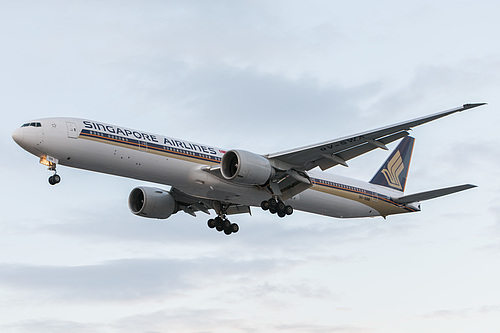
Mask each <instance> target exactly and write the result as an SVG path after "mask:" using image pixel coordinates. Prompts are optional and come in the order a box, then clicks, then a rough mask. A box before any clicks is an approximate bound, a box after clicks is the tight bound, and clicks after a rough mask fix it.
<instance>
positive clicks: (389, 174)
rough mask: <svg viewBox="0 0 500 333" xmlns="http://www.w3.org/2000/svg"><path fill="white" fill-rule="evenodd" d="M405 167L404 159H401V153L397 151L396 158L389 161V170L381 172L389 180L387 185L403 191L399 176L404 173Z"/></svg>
mask: <svg viewBox="0 0 500 333" xmlns="http://www.w3.org/2000/svg"><path fill="white" fill-rule="evenodd" d="M404 168H405V166H404V163H403V159H402V158H401V153H400V152H399V151H396V153H395V154H394V156H393V157H392V158H391V159H390V160H389V161H388V163H387V168H385V169H383V170H382V171H381V172H382V174H383V175H384V177H385V180H387V184H389V185H390V186H391V187H394V188H397V189H399V190H403V185H401V181H400V180H399V175H400V174H401V172H403V170H404Z"/></svg>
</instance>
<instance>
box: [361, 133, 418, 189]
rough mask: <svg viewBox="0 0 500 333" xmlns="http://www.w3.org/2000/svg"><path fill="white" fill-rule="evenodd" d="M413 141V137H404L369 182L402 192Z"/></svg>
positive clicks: (408, 167)
mask: <svg viewBox="0 0 500 333" xmlns="http://www.w3.org/2000/svg"><path fill="white" fill-rule="evenodd" d="M414 142H415V139H414V138H412V137H410V136H407V137H405V138H404V139H403V141H401V143H400V144H399V145H398V147H397V148H396V149H395V150H394V151H393V152H392V154H391V156H389V158H388V159H387V160H386V161H385V162H384V164H383V165H382V167H381V168H380V170H378V172H377V173H376V174H375V176H373V178H372V180H370V183H371V184H376V185H381V186H385V187H388V188H391V189H393V190H397V191H401V192H404V190H405V186H406V178H407V177H408V170H409V169H410V161H411V153H412V152H413V143H414Z"/></svg>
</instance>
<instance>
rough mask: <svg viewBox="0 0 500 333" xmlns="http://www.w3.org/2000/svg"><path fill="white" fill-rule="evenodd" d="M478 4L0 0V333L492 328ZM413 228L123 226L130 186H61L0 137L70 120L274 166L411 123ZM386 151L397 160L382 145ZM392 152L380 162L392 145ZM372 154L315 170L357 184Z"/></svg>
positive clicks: (493, 183) (494, 99)
mask: <svg viewBox="0 0 500 333" xmlns="http://www.w3.org/2000/svg"><path fill="white" fill-rule="evenodd" d="M499 10H500V8H499V5H498V3H497V2H496V1H481V0H474V1H467V0H462V1H458V0H443V1H438V2H436V1H427V0H423V1H391V0H382V1H366V0H365V1H363V0H360V1H351V2H345V1H342V2H341V1H307V2H304V1H229V0H228V1H212V2H209V1H43V2H42V1H22V0H21V1H7V0H5V1H0V43H1V52H0V109H1V112H2V115H3V120H2V121H1V122H0V128H1V133H3V134H2V139H1V140H0V144H1V146H0V148H1V151H2V153H3V155H4V162H3V163H2V164H1V165H0V168H1V170H2V174H3V175H4V180H5V181H4V182H3V186H2V188H3V190H2V193H1V199H2V200H1V201H2V203H3V209H2V214H1V219H0V220H1V223H0V313H1V315H0V331H2V332H30V333H31V332H42V333H44V332H50V333H52V332H55V333H58V332H97V333H101V332H102V333H104V332H105V333H107V332H125V333H128V332H218V333H221V332H248V333H253V332H312V333H323V332H341V333H348V332H356V333H358V332H389V333H392V332H410V333H413V332H454V333H455V332H456V333H462V332H487V333H488V332H498V331H499V329H500V282H499V281H500V265H499V264H500V204H499V202H500V195H499V191H498V188H499V187H500V180H499V179H500V171H499V168H498V164H499V162H500V154H499V153H500V151H499V148H498V142H499V139H500V134H498V124H500V115H499V112H498V105H499V103H500V98H499V88H500V60H499V59H500V46H499V44H498V38H497V36H496V35H497V34H498V32H499V31H500V23H499V21H498V12H499ZM471 102H488V103H489V105H488V106H486V107H481V108H477V109H473V110H470V111H467V112H464V113H460V114H456V115H453V116H451V117H447V118H445V119H442V120H439V121H437V122H433V123H430V124H427V125H425V126H423V127H418V128H416V129H415V130H414V131H413V133H412V135H413V136H415V137H416V146H415V151H414V155H413V160H412V162H413V164H412V167H411V169H410V178H409V183H408V185H407V191H408V192H409V193H411V192H418V191H425V190H429V189H433V188H437V187H445V186H452V185H457V184H463V183H473V184H476V185H478V186H479V187H478V188H477V189H474V190H470V191H466V192H463V193H460V194H456V195H453V196H449V197H445V198H441V199H437V200H433V201H428V202H425V203H424V204H423V211H422V212H420V213H417V214H408V215H401V216H392V217H389V218H388V219H387V220H384V219H382V218H375V219H358V220H339V219H333V218H326V217H320V216H314V215H311V214H306V213H301V212H296V213H295V214H294V215H293V216H291V217H288V218H286V219H284V220H279V219H277V218H276V217H275V216H271V215H270V214H268V213H265V212H262V211H261V210H260V209H254V210H253V216H251V217H250V216H237V217H233V219H232V220H233V221H235V222H238V223H239V225H240V228H241V231H240V232H239V233H238V234H236V235H232V236H230V237H227V236H225V235H223V234H220V233H217V232H214V231H213V230H210V229H208V228H207V226H206V217H205V216H203V214H202V215H201V216H199V217H198V218H193V217H191V216H189V215H185V214H177V215H175V216H173V217H171V218H170V219H168V220H166V221H151V220H146V219H141V218H139V217H136V216H134V215H132V214H131V213H130V212H129V211H128V208H127V203H126V200H127V196H128V194H129V192H130V190H131V189H132V188H134V187H135V186H137V185H139V184H143V183H141V182H138V181H135V180H131V179H124V178H118V177H113V176H107V175H101V174H95V173H91V172H88V171H82V170H73V169H69V168H64V167H61V168H59V173H60V175H61V177H62V179H63V180H62V182H61V184H59V185H58V186H55V187H51V186H50V185H49V184H48V182H47V177H48V176H49V175H50V173H49V172H48V171H47V170H46V169H45V168H44V167H43V166H41V165H39V164H38V161H37V159H36V158H35V157H33V156H31V155H29V154H28V153H26V152H25V151H23V150H22V149H21V148H19V147H18V146H16V144H15V143H14V142H13V141H12V139H11V133H12V131H13V130H14V129H15V128H17V127H18V126H19V125H21V124H22V123H23V122H25V121H28V120H31V119H34V118H41V117H49V116H77V117H84V118H90V119H95V120H99V121H102V122H109V123H114V124H117V125H122V126H126V127H131V128H137V129H141V130H144V131H148V132H153V133H160V134H164V135H168V136H171V137H177V138H184V139H187V140H190V141H195V142H204V143H206V144H209V145H213V146H219V147H223V148H244V149H248V150H252V151H254V152H256V153H272V152H276V151H281V150H285V149H289V148H293V147H296V146H302V145H307V144H311V143H315V142H319V141H324V140H327V139H331V138H335V137H340V136H343V135H347V134H352V133H355V132H359V131H364V130H368V129H371V128H376V127H379V126H383V125H387V124H391V123H394V122H399V121H403V120H407V119H411V118H414V117H418V116H422V115H426V114H428V113H433V112H437V111H441V110H445V109H449V108H452V107H456V106H459V105H461V104H463V103H471ZM392 147H394V146H392ZM392 147H391V148H392ZM386 157H387V152H384V151H381V150H380V151H374V152H372V153H370V154H368V155H366V156H362V157H359V158H357V159H356V160H353V161H352V162H350V167H349V168H342V167H338V168H334V169H333V170H330V171H329V172H334V173H340V174H343V175H347V176H351V177H354V178H359V179H363V180H368V179H370V177H371V176H372V174H373V173H374V172H375V171H376V170H377V169H378V167H379V166H380V164H381V163H382V162H383V161H384V160H385V158H386Z"/></svg>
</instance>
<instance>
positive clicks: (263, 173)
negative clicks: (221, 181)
mask: <svg viewBox="0 0 500 333" xmlns="http://www.w3.org/2000/svg"><path fill="white" fill-rule="evenodd" d="M221 173H222V176H223V177H224V178H226V179H227V180H233V181H235V182H237V183H242V184H248V185H264V184H265V183H267V181H268V180H269V179H270V178H271V177H272V176H273V175H274V169H273V167H272V166H271V163H269V160H268V159H267V158H265V157H263V156H261V155H257V154H254V153H251V152H249V151H246V150H229V151H228V152H226V153H225V154H224V156H222V161H221Z"/></svg>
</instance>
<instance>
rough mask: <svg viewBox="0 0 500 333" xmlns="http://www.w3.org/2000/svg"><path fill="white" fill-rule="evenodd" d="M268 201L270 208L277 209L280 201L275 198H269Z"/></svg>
mask: <svg viewBox="0 0 500 333" xmlns="http://www.w3.org/2000/svg"><path fill="white" fill-rule="evenodd" d="M268 203H269V210H271V208H272V209H276V206H278V202H277V201H276V199H274V198H271V199H269V200H268Z"/></svg>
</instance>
